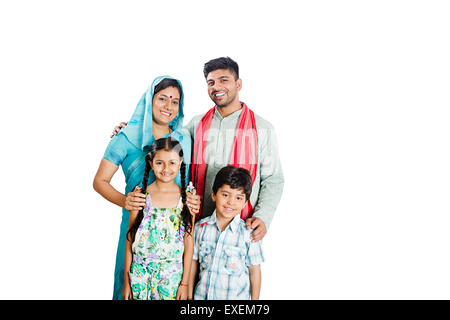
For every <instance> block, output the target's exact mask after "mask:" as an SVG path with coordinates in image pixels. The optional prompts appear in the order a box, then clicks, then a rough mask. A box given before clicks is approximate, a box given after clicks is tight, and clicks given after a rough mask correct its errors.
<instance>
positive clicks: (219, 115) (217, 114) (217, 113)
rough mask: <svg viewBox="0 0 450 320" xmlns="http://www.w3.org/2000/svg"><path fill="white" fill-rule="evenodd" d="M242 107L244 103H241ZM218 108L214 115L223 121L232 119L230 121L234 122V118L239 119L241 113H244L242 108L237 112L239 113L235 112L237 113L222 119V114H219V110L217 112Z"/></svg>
mask: <svg viewBox="0 0 450 320" xmlns="http://www.w3.org/2000/svg"><path fill="white" fill-rule="evenodd" d="M241 105H242V103H241ZM217 108H218V107H217V106H216V108H215V110H214V115H215V116H216V117H217V118H219V119H220V120H223V119H230V120H232V119H234V118H239V116H240V115H241V112H242V108H240V109H239V110H237V111H235V112H233V113H232V114H230V115H229V116H227V117H225V118H224V117H222V115H221V114H220V112H219V110H217Z"/></svg>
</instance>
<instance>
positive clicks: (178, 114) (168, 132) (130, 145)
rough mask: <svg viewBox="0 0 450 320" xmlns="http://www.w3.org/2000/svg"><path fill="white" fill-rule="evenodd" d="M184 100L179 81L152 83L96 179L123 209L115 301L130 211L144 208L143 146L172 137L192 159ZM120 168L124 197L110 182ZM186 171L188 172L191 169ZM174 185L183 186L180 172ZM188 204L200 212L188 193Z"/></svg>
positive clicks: (111, 146) (103, 192)
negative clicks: (140, 188)
mask: <svg viewBox="0 0 450 320" xmlns="http://www.w3.org/2000/svg"><path fill="white" fill-rule="evenodd" d="M183 100H184V97H183V89H182V86H181V82H180V81H179V80H176V79H174V78H172V77H170V76H161V77H158V78H156V79H155V80H153V83H152V85H151V86H150V87H149V88H148V89H147V91H146V92H145V93H144V94H143V96H142V98H141V99H140V101H139V102H138V105H137V107H136V110H135V111H134V114H133V116H132V117H131V120H130V121H129V122H128V125H127V127H126V128H125V129H123V130H122V131H121V132H120V133H119V134H117V135H115V136H114V137H113V138H112V139H111V141H110V143H109V145H108V147H107V148H106V151H105V154H104V156H103V159H102V160H101V162H100V166H99V168H98V170H97V174H96V176H95V178H94V189H95V190H96V191H97V192H98V193H100V194H101V195H102V196H103V197H104V198H106V199H107V200H109V201H110V202H112V203H114V204H116V205H118V206H120V207H122V208H123V209H122V222H121V225H120V236H119V244H118V247H117V255H116V267H115V271H114V293H113V299H114V300H120V299H122V285H123V274H124V259H125V243H126V233H127V231H128V221H129V210H140V209H141V208H143V206H144V205H145V195H143V194H142V193H140V192H134V191H133V190H134V189H135V187H136V186H137V185H139V184H140V183H141V179H142V177H143V175H144V169H145V154H146V153H147V152H148V150H144V146H149V145H151V144H152V143H153V141H155V140H157V139H159V138H164V137H168V136H171V137H173V138H175V139H177V140H178V141H179V142H180V144H181V147H182V149H183V152H184V154H185V159H187V160H188V159H190V158H191V140H190V138H189V136H187V135H185V134H184V133H183V132H182V126H183V118H184V114H183ZM120 165H122V170H123V173H124V175H125V181H126V187H125V194H122V193H121V192H119V191H117V190H116V189H115V188H114V187H113V186H112V185H111V183H110V182H111V179H112V177H113V176H114V174H115V173H116V172H117V170H118V169H119V166H120ZM186 169H187V172H189V167H188V166H187V168H186ZM154 180H155V176H154V174H153V172H151V174H150V176H149V181H148V184H151V183H152V182H153V181H154ZM175 182H176V183H177V184H178V185H180V186H181V180H180V173H178V175H177V177H176V179H175ZM186 182H188V178H187V177H186ZM187 203H188V206H189V207H191V209H192V212H198V210H199V209H200V204H199V203H200V201H199V196H196V195H193V194H191V193H188V194H187Z"/></svg>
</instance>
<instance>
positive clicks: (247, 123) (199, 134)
mask: <svg viewBox="0 0 450 320" xmlns="http://www.w3.org/2000/svg"><path fill="white" fill-rule="evenodd" d="M241 104H242V112H241V114H240V116H239V120H238V124H237V128H236V133H235V137H234V145H233V149H232V150H231V158H230V162H229V164H230V165H233V166H235V167H238V168H245V169H247V170H248V171H249V172H250V175H251V176H252V182H253V183H254V182H255V179H256V168H257V166H258V132H257V129H256V123H255V114H254V113H253V111H252V110H250V109H249V108H248V107H247V105H246V104H245V103H242V102H241ZM215 109H216V107H215V106H214V107H213V108H212V109H210V110H209V111H208V112H207V113H206V114H205V115H204V116H203V118H202V119H201V120H200V123H199V124H198V126H197V129H196V131H195V140H194V152H193V153H192V175H191V176H192V178H193V182H194V186H195V189H197V194H198V195H200V199H201V203H200V212H199V213H198V214H197V217H196V218H199V217H200V216H201V208H202V205H203V194H204V192H205V179H206V169H207V164H206V163H205V150H206V144H207V142H208V132H209V129H210V128H211V122H212V119H213V116H214V110H215ZM252 215H253V208H252V205H251V204H250V199H248V201H247V203H246V205H245V207H244V209H242V211H241V219H243V220H245V219H247V218H249V217H251V216H252Z"/></svg>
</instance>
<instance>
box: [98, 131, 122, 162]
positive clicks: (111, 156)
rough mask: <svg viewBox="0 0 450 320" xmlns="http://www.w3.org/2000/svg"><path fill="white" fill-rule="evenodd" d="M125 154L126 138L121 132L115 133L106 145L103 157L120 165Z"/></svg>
mask: <svg viewBox="0 0 450 320" xmlns="http://www.w3.org/2000/svg"><path fill="white" fill-rule="evenodd" d="M126 155H127V148H126V138H125V135H123V134H122V133H118V134H116V135H115V136H114V137H113V138H112V139H111V141H110V142H109V144H108V146H107V147H106V151H105V154H104V155H103V158H105V159H106V160H109V161H111V162H112V163H114V164H115V165H116V166H120V165H121V164H122V162H123V160H124V159H125V157H126Z"/></svg>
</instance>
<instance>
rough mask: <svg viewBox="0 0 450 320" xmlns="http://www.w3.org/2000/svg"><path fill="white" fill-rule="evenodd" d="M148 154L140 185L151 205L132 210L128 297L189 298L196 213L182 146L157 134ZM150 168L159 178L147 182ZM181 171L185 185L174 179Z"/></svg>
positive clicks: (127, 257) (126, 282)
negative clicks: (188, 200)
mask: <svg viewBox="0 0 450 320" xmlns="http://www.w3.org/2000/svg"><path fill="white" fill-rule="evenodd" d="M145 160H146V167H145V173H144V179H143V181H142V189H141V190H142V193H145V194H146V206H145V208H144V209H142V210H139V211H137V210H136V211H130V222H129V231H128V233H127V241H126V246H125V273H124V287H123V298H124V299H125V300H128V299H138V300H169V299H172V300H173V299H175V298H176V299H178V300H179V299H187V298H188V280H189V274H190V267H191V263H192V253H193V237H192V234H193V232H192V230H193V226H194V216H193V215H192V214H191V212H190V211H189V209H188V206H187V205H186V190H185V189H186V187H185V175H186V168H185V164H184V161H183V150H182V148H181V145H180V143H179V142H178V141H177V140H175V139H173V138H170V137H168V138H162V139H158V140H156V141H155V142H154V143H153V144H152V145H151V146H150V152H149V153H148V154H147V155H146V157H145ZM150 169H152V170H153V172H154V174H155V177H156V180H155V182H153V183H152V184H150V185H149V186H147V181H148V177H149V173H150ZM178 171H180V174H181V185H182V186H181V188H180V187H179V186H178V185H177V184H176V183H175V181H174V179H175V177H176V175H177V173H178ZM136 190H139V187H136Z"/></svg>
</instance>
